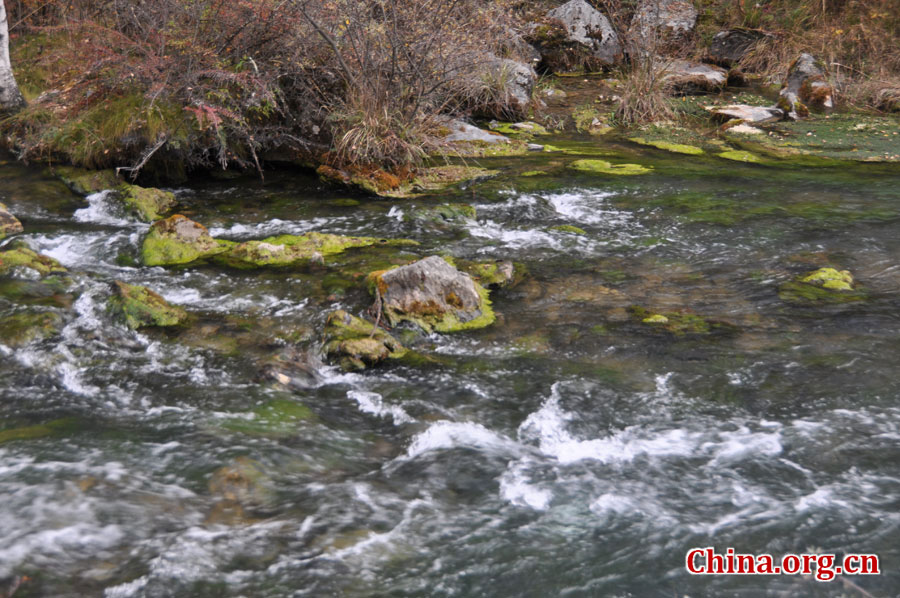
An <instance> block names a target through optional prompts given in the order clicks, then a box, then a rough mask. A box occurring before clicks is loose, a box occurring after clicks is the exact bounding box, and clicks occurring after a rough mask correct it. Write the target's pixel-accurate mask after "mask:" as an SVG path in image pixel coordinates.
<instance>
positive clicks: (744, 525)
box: [0, 148, 900, 598]
mask: <svg viewBox="0 0 900 598" xmlns="http://www.w3.org/2000/svg"><path fill="white" fill-rule="evenodd" d="M620 151H623V152H626V151H631V152H636V150H626V149H621V148H620ZM569 159H571V157H570V156H569V155H563V156H562V157H555V158H553V159H548V158H547V157H546V156H538V157H529V158H523V159H520V160H518V161H510V160H507V161H505V162H504V161H498V162H497V163H496V166H497V167H499V168H500V169H501V174H500V175H499V176H498V177H496V178H494V179H490V180H485V181H479V182H476V183H473V184H470V185H467V186H464V188H463V189H462V190H460V191H458V192H455V193H452V194H450V195H445V196H443V197H440V198H428V197H426V198H419V199H414V200H402V201H383V200H368V199H365V198H351V197H348V196H347V195H346V194H341V193H340V192H336V191H334V190H329V189H327V188H324V187H323V186H321V185H320V184H319V183H318V182H317V181H316V180H315V179H314V178H312V177H308V176H306V175H304V174H292V173H282V174H272V175H270V177H269V179H268V180H267V182H266V183H265V184H264V185H263V184H261V183H259V182H258V181H256V180H254V179H250V178H245V179H234V180H212V179H211V180H208V181H198V182H196V183H193V184H191V185H190V186H187V187H184V188H179V189H176V190H175V191H176V193H177V196H178V200H179V204H180V205H179V208H178V211H179V212H181V213H184V214H186V215H188V216H189V217H190V218H192V219H194V220H197V221H199V222H201V223H204V224H206V225H207V226H209V227H210V230H211V231H212V233H213V234H214V235H217V236H222V237H225V238H230V239H252V238H262V237H264V236H267V235H271V234H276V233H299V232H303V231H309V230H319V231H325V232H333V233H355V234H370V235H378V236H383V237H405V238H411V239H415V240H418V241H419V242H421V245H420V246H418V247H413V248H409V249H404V252H401V253H399V254H397V253H396V251H395V250H394V251H395V252H394V253H391V254H389V253H388V252H385V253H384V254H383V255H375V256H373V255H372V252H369V253H367V252H366V251H365V250H362V251H356V252H349V253H348V254H347V256H346V257H342V258H340V259H338V260H337V262H338V265H337V266H335V265H332V266H329V267H327V268H323V267H318V268H313V269H312V270H309V269H296V270H289V271H270V270H268V271H267V270H257V271H235V270H227V269H221V268H216V267H194V268H181V269H174V270H166V269H162V268H143V267H139V266H138V265H137V263H136V261H135V259H134V258H135V256H136V255H137V251H138V248H139V246H140V242H141V237H142V235H143V233H144V232H145V231H146V229H147V226H146V225H144V224H141V223H138V222H135V221H133V220H131V219H130V218H128V217H127V216H124V215H122V214H120V213H118V212H117V211H116V207H115V204H114V202H112V201H111V200H110V198H109V197H108V195H106V194H97V195H94V196H91V197H89V198H87V199H86V200H85V199H82V198H79V197H76V196H74V195H72V194H71V193H69V192H68V191H67V190H66V189H65V187H63V186H62V185H61V184H60V183H57V182H55V181H53V180H52V179H51V178H48V177H47V176H45V174H44V173H42V171H40V170H39V169H26V168H25V167H22V166H20V165H15V164H11V163H5V164H4V165H2V166H0V201H2V202H3V203H5V204H7V206H9V207H10V209H11V211H12V212H13V213H15V214H16V215H17V216H18V217H19V218H20V219H21V220H22V222H23V224H24V226H25V233H24V234H22V235H18V238H21V239H24V240H26V241H27V242H28V243H29V244H30V246H31V247H32V248H33V249H35V250H36V251H39V252H41V253H44V254H46V255H49V256H51V257H54V258H56V259H57V260H59V261H60V262H61V263H62V264H63V265H64V266H66V267H67V268H68V269H69V270H70V272H71V273H72V274H71V277H72V281H73V282H72V286H71V287H70V288H68V289H65V290H62V291H60V292H58V293H56V294H52V295H47V294H46V293H44V294H43V295H40V294H38V295H34V294H32V295H28V294H27V293H26V294H25V295H26V297H25V298H24V299H23V298H22V297H23V295H22V293H21V292H19V291H21V288H22V285H25V286H27V285H28V284H29V283H28V281H25V282H22V281H18V282H15V283H13V282H10V281H9V280H6V281H4V282H3V288H2V289H0V315H2V316H3V317H7V316H9V315H10V314H12V313H14V312H16V311H17V310H21V309H24V307H23V305H26V304H28V305H30V307H28V308H29V309H39V310H45V311H52V312H56V313H59V314H60V316H61V317H62V322H63V324H62V326H61V329H60V331H59V333H58V334H56V335H54V336H52V337H50V338H46V339H44V340H39V341H33V342H30V343H26V344H25V345H24V346H19V347H16V348H12V347H7V346H4V345H0V396H2V400H0V496H2V501H0V579H2V578H7V582H8V578H10V577H11V576H17V575H27V576H28V577H29V578H30V580H29V581H27V582H26V583H25V584H23V585H22V586H21V587H20V588H19V590H18V592H17V593H16V596H17V597H21V596H58V597H69V596H73V597H74V596H105V597H108V598H127V597H138V596H141V597H144V596H146V597H164V596H198V597H204V596H210V597H212V596H216V597H219V596H235V597H236V596H248V597H249V596H253V597H257V596H259V597H263V596H265V597H269V596H271V597H275V596H279V597H280V596H348V597H357V596H359V597H362V596H396V597H407V596H436V597H441V596H447V597H449V596H454V597H475V596H490V597H520V596H528V597H531V596H534V597H545V596H572V597H579V596H621V597H625V596H634V597H644V596H647V597H655V596H659V597H671V596H683V595H689V596H692V597H696V596H741V597H743V596H842V595H843V596H869V595H871V596H877V597H887V596H896V595H897V594H898V589H900V573H898V571H900V381H898V376H897V374H898V363H900V310H898V308H900V235H898V230H900V171H897V170H896V169H894V170H893V171H891V170H889V169H887V170H885V169H879V168H878V167H875V166H871V167H870V166H869V165H859V166H854V167H842V168H804V167H793V168H790V167H785V168H771V167H770V168H766V167H760V166H754V165H744V164H737V163H729V162H725V161H715V160H713V159H710V160H703V159H697V158H691V159H688V158H683V157H671V156H667V155H664V154H662V153H660V152H655V151H653V152H651V151H642V152H637V153H634V154H633V155H632V156H631V157H630V159H631V160H638V161H641V162H642V163H646V164H652V165H653V166H654V167H655V170H654V171H653V172H652V173H650V174H647V175H643V176H634V177H611V176H602V175H599V176H597V175H589V174H574V173H573V171H570V170H565V169H564V165H565V164H564V163H565V162H566V161H567V160H569ZM486 162H488V163H489V164H490V161H486ZM535 168H543V169H544V170H547V171H548V174H546V175H538V176H529V177H522V176H518V173H519V172H520V171H522V170H534V169H535ZM554 169H555V170H554ZM446 201H451V202H466V203H469V204H471V205H474V206H475V207H476V209H477V214H478V216H477V218H476V219H475V220H470V221H464V222H460V223H456V224H452V223H451V224H447V225H441V226H434V225H433V224H430V223H429V222H428V221H427V220H423V219H416V218H415V217H412V216H414V214H415V213H416V209H417V208H422V207H427V206H433V205H436V204H437V203H440V202H446ZM564 224H569V225H575V226H578V227H580V228H582V229H584V232H585V233H586V234H583V235H580V234H575V233H573V232H568V231H565V230H558V229H554V228H553V227H555V226H558V225H564ZM4 243H5V242H4ZM385 251H386V250H385ZM435 253H439V254H449V255H453V256H455V257H457V258H462V259H511V260H514V261H516V262H518V263H520V264H521V265H523V266H524V267H525V268H526V269H527V271H528V275H527V276H526V277H525V278H524V279H523V280H522V281H521V282H520V283H519V284H517V285H516V286H514V287H513V288H510V289H505V290H499V291H494V292H493V293H492V298H493V301H494V306H495V308H496V311H497V312H498V314H499V319H498V322H497V323H496V324H494V325H493V326H491V327H489V328H487V329H484V330H481V331H472V332H466V333H461V334H456V335H445V336H441V335H434V336H427V337H423V338H418V339H414V338H413V339H410V340H409V342H410V343H411V345H412V346H413V348H414V349H416V350H417V351H418V352H420V353H421V354H423V355H425V356H426V357H427V359H423V360H421V362H419V363H418V364H405V365H398V366H391V367H385V368H381V369H376V370H372V371H367V372H363V373H352V374H348V373H342V372H341V371H339V370H338V369H336V368H334V367H331V366H326V365H322V364H320V363H317V362H316V358H315V354H316V351H317V347H318V343H319V335H320V331H321V329H322V325H323V322H324V319H325V317H326V315H327V314H328V313H329V312H330V311H331V310H333V309H336V308H343V309H348V310H351V311H353V312H354V313H361V312H362V311H363V310H364V309H365V308H366V307H367V306H368V305H370V304H371V298H369V297H368V296H367V295H366V292H365V290H364V288H363V285H362V284H360V282H359V280H360V278H359V277H360V276H361V275H363V274H365V272H367V271H368V270H370V269H375V268H374V267H369V266H370V264H369V262H367V261H366V260H372V261H373V263H374V262H379V263H383V262H388V263H389V262H392V261H393V263H403V262H404V261H409V260H412V259H415V258H416V257H419V256H426V255H432V254H435ZM827 265H831V266H837V267H839V268H841V269H847V270H850V271H851V272H852V273H853V274H854V276H855V277H856V279H857V281H859V283H860V284H862V285H864V287H865V289H866V291H867V296H866V299H865V300H864V301H857V302H851V303H840V304H829V305H797V304H792V303H789V302H786V301H785V300H783V299H781V298H780V297H779V292H778V291H779V286H780V285H782V284H783V283H785V282H787V281H789V280H791V279H792V278H794V277H796V276H799V275H802V274H804V273H806V272H809V271H811V270H814V269H816V268H819V267H821V266H827ZM113 280H122V281H126V282H129V283H132V284H141V285H146V286H148V287H150V288H151V289H154V290H155V291H157V292H159V293H160V294H161V295H162V296H164V297H165V298H166V299H168V300H169V301H171V302H173V303H177V304H180V305H182V306H184V307H185V308H187V309H188V310H190V311H191V312H192V313H194V314H196V315H197V318H198V319H197V320H196V322H195V323H194V324H193V325H192V326H191V327H189V328H188V329H186V330H178V331H167V332H159V331H141V332H133V331H130V330H128V329H127V328H125V327H124V326H123V325H122V324H120V323H118V322H116V321H115V320H114V319H113V318H112V317H111V316H110V314H109V313H108V312H107V309H106V300H107V298H108V297H109V296H110V283H111V282H112V281H113ZM634 305H637V306H641V307H644V308H646V309H648V310H650V311H651V312H665V313H679V312H690V313H694V314H697V315H699V316H702V317H703V318H707V319H708V320H709V321H712V322H721V323H725V324H724V325H723V326H721V327H717V326H714V327H713V328H712V330H711V332H710V333H709V334H692V333H688V334H681V335H679V334H672V333H668V332H665V331H662V330H660V329H659V328H658V327H653V326H650V325H647V324H643V323H642V322H641V321H640V320H639V319H638V320H636V319H635V318H634V317H633V316H632V315H631V312H629V308H630V307H631V306H634ZM292 351H293V353H292ZM286 355H293V357H286ZM298 355H300V357H297V356H298ZM303 355H306V357H303ZM292 359H293V360H294V361H296V360H297V359H301V360H303V362H304V363H305V364H307V365H306V366H305V367H306V368H307V369H309V368H310V367H312V368H315V369H317V370H318V374H317V375H316V376H315V377H311V378H309V379H308V380H307V382H306V383H304V384H297V385H293V386H291V387H285V386H280V385H279V384H277V383H274V382H272V381H271V380H270V379H269V378H268V377H267V376H266V375H265V374H264V372H265V369H266V367H267V366H271V364H273V363H276V364H282V365H283V366H284V367H290V365H289V364H290V363H291V360H292ZM285 364H288V365H285ZM309 364H311V365H309ZM705 546H714V547H716V549H717V550H718V551H719V552H724V551H725V548H726V547H729V546H732V547H734V548H735V549H736V550H737V551H738V552H744V553H763V552H766V553H772V554H773V555H776V556H777V555H783V554H785V553H789V552H815V551H821V552H828V553H836V554H838V555H843V554H845V553H852V552H862V553H874V554H877V555H879V557H880V564H881V569H882V574H881V575H879V576H867V577H846V578H842V577H838V578H837V579H836V580H835V581H832V582H830V583H823V582H819V581H815V580H814V579H812V578H811V577H809V576H806V577H803V576H787V575H785V576H778V577H753V576H737V577H724V576H714V577H712V576H709V577H708V576H690V575H689V574H688V573H687V572H686V570H685V568H684V560H685V553H686V551H687V550H688V549H690V548H692V547H705Z"/></svg>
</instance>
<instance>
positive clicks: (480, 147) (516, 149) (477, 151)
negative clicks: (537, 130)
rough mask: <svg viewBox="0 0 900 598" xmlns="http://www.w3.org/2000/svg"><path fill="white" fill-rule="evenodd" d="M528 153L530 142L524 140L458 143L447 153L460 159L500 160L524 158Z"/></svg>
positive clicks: (439, 155) (451, 146)
mask: <svg viewBox="0 0 900 598" xmlns="http://www.w3.org/2000/svg"><path fill="white" fill-rule="evenodd" d="M528 151H529V150H528V142H526V141H524V140H522V139H510V140H509V141H508V142H501V143H488V142H487V141H457V142H455V143H453V144H452V145H450V146H449V147H448V149H447V151H446V153H447V154H450V155H452V156H457V157H460V158H500V157H508V156H524V155H525V154H527V153H528ZM437 157H441V154H438V156H437Z"/></svg>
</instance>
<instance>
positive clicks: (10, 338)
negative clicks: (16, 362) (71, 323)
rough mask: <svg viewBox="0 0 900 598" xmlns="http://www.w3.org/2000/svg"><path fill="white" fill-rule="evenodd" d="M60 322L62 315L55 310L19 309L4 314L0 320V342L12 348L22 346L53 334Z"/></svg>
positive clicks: (60, 324)
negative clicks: (10, 313)
mask: <svg viewBox="0 0 900 598" xmlns="http://www.w3.org/2000/svg"><path fill="white" fill-rule="evenodd" d="M62 324H63V317H62V316H61V315H60V314H59V313H57V312H55V311H37V310H33V309H28V310H24V311H19V312H16V313H14V314H12V315H7V316H4V317H3V320H2V322H0V343H3V344H4V345H7V346H8V347H13V348H17V347H23V346H25V345H27V344H29V343H32V342H35V341H39V340H43V339H46V338H50V337H51V336H54V335H55V334H57V333H58V332H59V330H60V329H61V328H62Z"/></svg>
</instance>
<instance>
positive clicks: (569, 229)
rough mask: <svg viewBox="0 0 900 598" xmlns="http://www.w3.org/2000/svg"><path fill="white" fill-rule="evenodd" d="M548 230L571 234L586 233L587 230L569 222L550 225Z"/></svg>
mask: <svg viewBox="0 0 900 598" xmlns="http://www.w3.org/2000/svg"><path fill="white" fill-rule="evenodd" d="M550 230H555V231H559V232H561V233H572V234H573V235H586V234H587V231H585V230H584V229H583V228H579V227H577V226H573V225H571V224H560V225H558V226H551V227H550Z"/></svg>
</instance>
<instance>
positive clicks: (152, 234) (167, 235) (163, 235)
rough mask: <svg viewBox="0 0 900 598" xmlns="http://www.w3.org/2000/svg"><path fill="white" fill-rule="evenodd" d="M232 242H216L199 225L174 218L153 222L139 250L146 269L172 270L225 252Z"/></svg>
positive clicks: (187, 220) (186, 219)
mask: <svg viewBox="0 0 900 598" xmlns="http://www.w3.org/2000/svg"><path fill="white" fill-rule="evenodd" d="M232 245H234V243H233V242H231V241H217V240H216V239H213V238H212V237H211V236H210V234H209V231H208V230H206V227H205V226H203V225H202V224H198V223H197V222H194V221H193V220H191V219H189V218H187V217H185V216H182V215H181V214H175V215H174V216H169V217H168V218H166V219H165V220H160V221H159V222H154V223H153V226H151V227H150V231H149V232H148V233H147V236H146V237H144V243H143V246H142V247H141V260H142V261H143V262H144V265H145V266H175V265H178V264H189V263H191V262H194V261H197V260H200V259H204V258H208V257H211V256H214V255H216V254H219V253H222V252H224V251H227V250H228V249H229V248H230V247H231V246H232Z"/></svg>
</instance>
